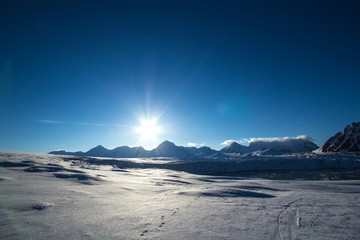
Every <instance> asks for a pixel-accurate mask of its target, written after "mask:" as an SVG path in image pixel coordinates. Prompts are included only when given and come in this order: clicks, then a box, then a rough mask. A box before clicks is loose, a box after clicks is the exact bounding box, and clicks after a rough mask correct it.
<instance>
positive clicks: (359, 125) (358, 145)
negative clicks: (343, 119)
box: [320, 122, 360, 152]
mask: <svg viewBox="0 0 360 240" xmlns="http://www.w3.org/2000/svg"><path fill="white" fill-rule="evenodd" d="M320 151H322V152H360V122H353V123H351V124H349V125H347V126H346V127H345V128H344V129H343V130H342V131H341V132H338V133H336V134H335V135H334V136H332V137H331V138H329V139H328V140H327V141H326V142H325V144H324V146H322V148H321V149H320Z"/></svg>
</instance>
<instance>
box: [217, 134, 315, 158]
mask: <svg viewBox="0 0 360 240" xmlns="http://www.w3.org/2000/svg"><path fill="white" fill-rule="evenodd" d="M318 148H319V147H318V146H317V145H316V144H315V143H313V142H312V141H311V140H310V138H308V137H296V138H282V139H258V140H254V141H252V142H250V144H249V146H243V145H241V144H239V143H237V142H233V143H231V144H230V145H228V146H226V147H224V148H223V149H221V150H220V152H222V153H227V154H240V155H247V156H249V155H283V154H292V153H303V152H311V151H313V150H315V149H318Z"/></svg>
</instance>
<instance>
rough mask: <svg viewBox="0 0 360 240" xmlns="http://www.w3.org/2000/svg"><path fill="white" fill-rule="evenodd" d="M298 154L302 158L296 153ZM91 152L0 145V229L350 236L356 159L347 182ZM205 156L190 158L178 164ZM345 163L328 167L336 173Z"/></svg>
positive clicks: (1, 233)
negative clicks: (23, 150)
mask: <svg viewBox="0 0 360 240" xmlns="http://www.w3.org/2000/svg"><path fill="white" fill-rule="evenodd" d="M303 158H304V159H307V158H305V157H302V158H300V157H299V159H298V160H297V161H298V162H300V161H301V160H304V159H303ZM309 158H310V159H311V157H309ZM323 158H324V159H327V160H322V161H320V162H326V161H328V162H332V161H333V162H345V161H349V162H351V163H353V162H356V161H358V159H356V157H354V158H352V157H348V158H347V160H344V159H345V157H342V158H341V156H338V155H333V156H330V155H329V156H324V157H323ZM333 158H335V159H333ZM336 158H341V159H340V160H338V161H337V160H336ZM274 159H275V158H273V159H270V160H269V159H267V160H266V159H262V158H261V159H255V162H257V161H258V163H266V161H268V162H269V161H270V162H271V161H273V160H274ZM328 159H330V160H328ZM331 159H333V160H331ZM349 159H350V160H349ZM97 160H98V161H104V163H111V162H109V161H110V160H104V159H97ZM91 161H94V160H93V159H87V158H81V157H78V158H75V157H65V156H61V157H60V156H55V155H33V154H17V153H4V152H3V153H0V238H1V239H358V236H359V235H360V230H359V225H360V201H359V198H360V180H359V179H360V176H359V174H358V172H356V171H354V170H356V169H358V168H356V169H352V170H351V171H354V172H353V173H352V175H351V174H350V175H351V176H352V179H354V180H347V181H345V180H337V181H330V180H321V181H312V180H289V179H291V176H290V175H291V171H283V172H282V174H284V176H283V177H281V178H280V179H281V180H269V179H277V178H276V177H274V176H272V177H271V176H270V175H271V174H273V175H281V174H280V173H276V172H272V173H271V172H263V175H261V173H260V172H258V175H251V174H250V175H246V174H245V173H244V172H243V173H238V174H230V172H227V171H223V174H222V175H218V174H215V172H213V173H212V174H211V175H208V174H205V173H202V175H197V174H192V173H189V172H190V171H188V172H185V171H175V170H171V169H168V168H165V167H168V166H174V165H176V164H180V163H183V164H185V163H184V162H183V161H181V160H177V159H155V160H154V159H133V160H126V159H122V160H121V159H114V160H112V161H114V162H113V163H118V164H119V165H120V168H119V166H117V165H115V166H113V165H100V164H99V162H95V163H96V164H91ZM107 161H108V162H107ZM308 161H310V160H308ZM245 162H247V160H246V161H245ZM280 162H281V163H284V162H285V159H281V161H280ZM125 163H126V164H128V165H127V166H126V167H125ZM213 163H216V161H215V160H214V161H213V162H211V161H197V160H195V159H194V160H192V161H189V162H187V165H186V166H187V168H185V170H187V169H192V168H194V166H196V164H199V165H201V166H205V165H212V164H213ZM121 164H123V165H121ZM141 164H142V165H141ZM146 164H148V165H146ZM156 164H157V165H156ZM193 164H195V165H193ZM192 165H193V166H192ZM258 165H259V164H258ZM265 165H266V164H264V166H265ZM276 165H277V164H276ZM290 165H291V164H290ZM149 166H152V167H149ZM159 166H161V167H159ZM164 166H165V167H164ZM217 166H218V167H219V166H221V165H217ZM229 166H230V165H229ZM232 166H237V165H232ZM239 166H240V165H239ZM259 166H261V164H260V165H259ZM279 166H280V165H279ZM134 167H135V168H134ZM144 167H145V168H144ZM195 169H196V167H195ZM208 169H212V167H208ZM225 170H227V169H225ZM317 170H319V171H318V172H317ZM317 170H316V171H315V172H312V173H311V175H312V176H316V175H319V176H320V177H319V179H328V178H330V177H329V176H330V175H327V174H329V172H326V171H325V170H324V169H322V170H321V169H317ZM320 170H321V171H320ZM331 171H332V173H334V172H337V170H336V168H333V169H332V170H331ZM351 171H350V170H349V169H345V170H343V171H338V172H339V175H340V177H338V178H337V179H341V178H342V177H341V174H345V175H344V176H348V175H346V174H347V173H348V172H351ZM300 172H301V171H300ZM302 172H303V173H304V174H303V176H305V177H306V174H305V173H307V172H305V171H304V170H302ZM226 173H229V174H226ZM287 174H288V176H286V175H287ZM297 174H298V175H299V176H300V175H301V174H299V171H298V172H297ZM269 176H270V177H269ZM321 176H323V177H321Z"/></svg>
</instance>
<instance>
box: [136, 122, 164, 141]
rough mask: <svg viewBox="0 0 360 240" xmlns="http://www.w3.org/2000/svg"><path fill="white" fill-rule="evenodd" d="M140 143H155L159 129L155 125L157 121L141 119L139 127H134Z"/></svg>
mask: <svg viewBox="0 0 360 240" xmlns="http://www.w3.org/2000/svg"><path fill="white" fill-rule="evenodd" d="M136 132H137V133H138V134H139V135H140V140H141V141H155V140H156V139H157V135H158V133H160V132H161V128H160V127H159V126H158V125H157V119H155V118H151V119H141V120H140V126H138V127H136Z"/></svg>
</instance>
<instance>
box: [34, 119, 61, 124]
mask: <svg viewBox="0 0 360 240" xmlns="http://www.w3.org/2000/svg"><path fill="white" fill-rule="evenodd" d="M39 122H41V123H49V124H65V122H61V121H55V120H49V119H41V120H39Z"/></svg>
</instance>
